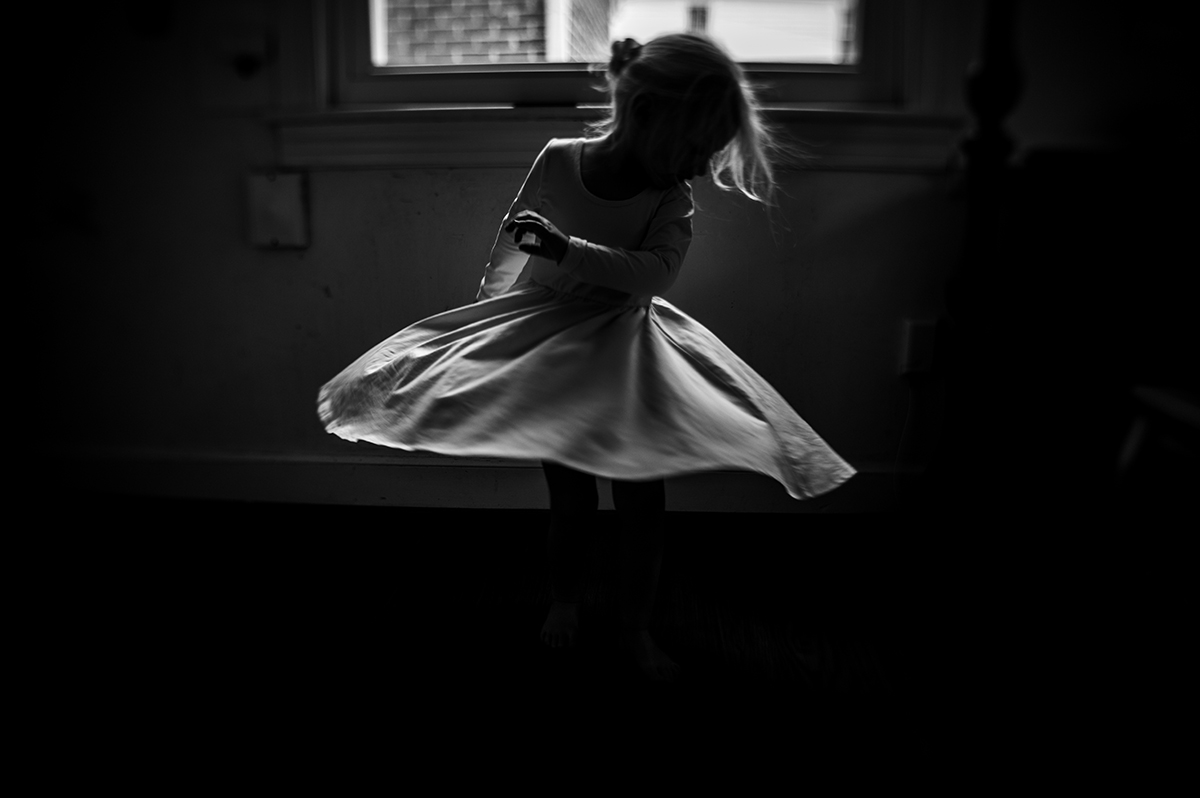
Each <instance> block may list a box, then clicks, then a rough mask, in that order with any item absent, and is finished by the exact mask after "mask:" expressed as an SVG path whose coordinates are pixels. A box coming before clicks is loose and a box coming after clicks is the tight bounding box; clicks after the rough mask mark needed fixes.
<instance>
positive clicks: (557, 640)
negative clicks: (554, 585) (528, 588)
mask: <svg viewBox="0 0 1200 798" xmlns="http://www.w3.org/2000/svg"><path fill="white" fill-rule="evenodd" d="M578 636H579V604H578V603H575V604H568V603H567V602H565V601H555V602H553V603H552V604H551V605H550V613H549V614H548V615H547V616H546V623H545V625H543V626H542V642H543V643H545V644H546V645H548V646H550V648H569V647H570V646H573V645H575V638H577V637H578Z"/></svg>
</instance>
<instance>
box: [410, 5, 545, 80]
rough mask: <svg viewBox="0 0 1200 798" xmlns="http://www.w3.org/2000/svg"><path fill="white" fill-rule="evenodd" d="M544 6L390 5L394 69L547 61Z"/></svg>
mask: <svg viewBox="0 0 1200 798" xmlns="http://www.w3.org/2000/svg"><path fill="white" fill-rule="evenodd" d="M545 13H546V12H545V8H544V3H543V0H388V3H387V16H388V63H390V64H460V63H513V62H528V61H545V60H546V17H545Z"/></svg>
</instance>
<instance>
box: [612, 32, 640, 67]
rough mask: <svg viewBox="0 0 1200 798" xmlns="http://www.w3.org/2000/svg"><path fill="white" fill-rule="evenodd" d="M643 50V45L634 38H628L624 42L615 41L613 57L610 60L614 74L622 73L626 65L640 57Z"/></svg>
mask: <svg viewBox="0 0 1200 798" xmlns="http://www.w3.org/2000/svg"><path fill="white" fill-rule="evenodd" d="M641 52H642V46H641V45H640V44H638V43H637V41H636V40H634V39H626V40H625V41H623V42H613V45H612V58H611V59H610V60H609V62H608V68H609V70H611V71H612V73H613V74H614V75H618V74H620V73H621V71H622V70H623V69H625V65H626V64H628V63H629V62H630V61H632V60H634V59H635V58H637V57H638V55H639V54H641Z"/></svg>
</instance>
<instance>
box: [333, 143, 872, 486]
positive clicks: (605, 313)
mask: <svg viewBox="0 0 1200 798" xmlns="http://www.w3.org/2000/svg"><path fill="white" fill-rule="evenodd" d="M583 141H584V140H583V139H553V140H551V141H550V143H549V144H547V145H546V147H545V149H543V150H542V152H541V154H539V155H538V157H537V160H536V161H535V162H534V165H533V168H532V169H531V170H530V172H529V175H528V177H527V178H526V180H525V183H524V185H523V186H522V187H521V191H520V193H519V194H518V196H517V198H516V200H515V201H514V202H513V204H512V207H511V208H510V209H509V212H508V215H507V216H506V217H505V218H504V221H503V222H502V223H501V225H500V227H501V230H500V232H499V234H498V235H497V237H496V243H495V245H494V247H493V248H492V253H491V259H490V262H489V263H488V265H487V267H486V269H485V272H484V277H483V281H482V283H481V285H480V288H479V294H478V298H477V300H476V302H475V303H474V304H471V305H467V306H465V307H461V308H457V309H455V310H449V311H446V312H444V313H439V314H437V315H436V316H431V317H429V318H427V319H423V320H421V321H418V322H416V323H415V324H412V325H410V326H408V327H406V328H404V329H403V330H401V331H400V332H398V333H396V334H395V335H393V336H391V337H389V338H387V339H386V340H384V341H382V342H380V343H379V344H378V345H376V346H374V347H372V348H371V349H370V350H369V351H367V352H366V353H365V354H363V355H362V357H360V358H358V359H357V360H355V361H354V362H353V363H351V364H350V365H349V366H347V367H346V368H345V369H344V370H343V371H342V372H341V373H340V374H338V375H337V376H336V377H334V378H333V379H332V380H330V381H329V382H328V383H326V384H325V386H324V387H322V388H321V391H320V393H319V396H318V400H317V408H318V413H319V415H320V418H321V420H322V421H323V422H324V424H325V429H326V430H327V431H328V432H331V433H333V434H334V435H338V436H339V437H342V438H345V439H346V440H350V441H359V440H362V441H369V442H371V443H375V444H378V445H381V446H390V447H394V448H398V449H405V450H409V451H426V452H437V453H440V454H446V455H458V456H475V457H503V458H515V459H530V460H548V461H551V462H556V463H560V464H562V465H566V466H569V467H571V468H575V469H577V470H580V471H585V472H587V473H591V474H595V475H597V476H602V477H607V478H610V479H626V480H649V479H657V478H661V477H668V476H673V475H679V474H687V473H694V472H699V471H708V470H729V469H734V470H746V471H754V472H757V473H760V474H766V475H767V476H770V477H772V478H774V479H776V480H778V481H779V482H780V483H781V484H782V485H783V486H784V487H785V488H786V489H787V492H788V494H789V495H790V496H792V497H793V498H795V499H807V498H811V497H814V496H818V495H820V494H822V493H825V492H827V491H830V490H832V489H833V488H835V487H837V486H838V485H839V484H840V483H842V482H844V481H845V480H846V479H848V478H850V477H851V476H853V475H854V473H855V470H854V468H852V467H851V466H850V465H849V464H848V463H847V462H846V461H845V460H843V459H842V458H841V457H839V456H838V455H837V453H836V452H834V451H833V449H832V448H830V447H829V445H828V444H826V443H825V441H824V440H822V439H821V438H820V437H819V436H818V435H817V434H816V433H815V432H814V431H813V429H812V428H811V427H810V426H809V425H808V424H807V423H806V422H805V421H804V420H803V419H802V418H800V416H799V415H797V414H796V412H795V411H794V410H793V409H792V408H791V406H790V405H789V404H788V403H787V401H786V400H785V399H784V398H783V396H781V395H780V394H779V392H778V391H776V390H775V389H774V388H773V387H772V386H771V385H770V384H769V383H767V381H766V380H764V379H763V378H762V377H760V376H759V375H758V374H757V373H755V372H754V370H753V369H751V368H750V367H749V366H748V365H747V364H746V363H745V362H744V361H742V360H741V359H740V358H739V357H738V356H737V355H735V354H734V353H733V352H732V351H731V350H730V349H729V348H728V347H727V346H725V345H724V344H723V343H721V341H720V340H719V339H718V338H717V337H716V336H715V335H713V334H712V333H711V332H709V331H708V330H707V329H705V328H704V327H703V326H702V325H701V324H700V323H698V322H697V321H695V320H694V319H692V318H691V317H689V316H687V315H686V314H684V313H683V312H682V311H680V310H679V309H678V308H676V307H675V306H674V305H672V304H670V303H669V302H667V301H666V300H664V299H662V298H661V297H660V296H658V294H661V293H663V292H665V291H666V290H667V289H668V288H669V287H670V286H671V285H672V283H674V281H675V278H676V276H677V275H678V274H679V269H680V267H681V266H682V265H683V261H684V256H685V255H686V254H687V249H688V245H689V244H690V243H691V238H692V210H693V206H692V195H691V187H690V186H689V185H688V184H687V183H680V184H679V185H677V186H675V187H673V188H670V189H667V190H661V191H660V190H654V189H647V190H646V191H643V192H642V193H641V194H639V195H638V196H636V197H633V198H632V199H628V200H619V201H613V200H604V199H600V198H599V197H596V196H594V195H592V194H591V193H590V192H589V191H588V190H587V189H586V188H585V187H584V185H583V180H582V178H581V173H580V156H581V152H582V143H583ZM526 208H528V209H531V210H534V211H537V212H538V213H540V214H541V215H542V216H544V217H546V218H547V219H549V220H550V221H551V222H552V223H553V224H554V225H555V226H556V227H558V229H559V230H561V231H562V232H563V233H564V234H567V235H570V237H571V241H570V246H569V248H568V252H567V255H566V257H564V258H563V261H562V263H561V264H557V263H555V262H554V261H552V260H547V259H545V258H540V257H537V256H530V255H528V254H527V253H524V252H521V251H520V250H519V249H517V247H516V244H515V243H514V241H513V236H512V234H511V233H505V232H504V231H503V228H504V225H506V224H507V223H508V221H509V220H510V219H511V218H512V217H513V216H514V215H515V214H516V213H517V212H518V211H521V210H524V209H526ZM527 264H528V266H529V269H528V270H527V274H528V276H527V277H526V278H525V279H522V280H519V281H518V277H519V276H521V274H522V271H523V270H524V269H525V267H526V265H527Z"/></svg>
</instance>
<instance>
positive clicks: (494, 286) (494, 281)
mask: <svg viewBox="0 0 1200 798" xmlns="http://www.w3.org/2000/svg"><path fill="white" fill-rule="evenodd" d="M549 149H550V144H549V143H548V144H546V146H545V147H544V148H542V151H541V153H539V154H538V157H537V159H536V160H534V162H533V168H532V169H530V170H529V174H528V175H527V176H526V177H525V183H524V185H522V186H521V190H520V192H518V193H517V198H516V199H515V200H513V204H512V207H510V208H509V209H508V214H507V215H506V216H505V217H504V220H503V221H502V222H500V231H499V232H498V233H496V241H495V243H494V244H492V255H491V257H490V258H489V259H488V264H487V266H485V267H484V270H483V280H482V281H481V282H480V283H479V293H478V294H476V296H475V301H476V302H479V301H480V300H483V299H491V298H492V297H496V296H500V295H501V294H503V293H504V292H505V291H507V290H508V289H510V288H512V284H513V283H514V282H515V281H516V279H517V277H519V276H520V275H521V270H522V269H524V268H525V264H526V263H527V262H528V261H529V253H528V252H522V251H521V250H520V249H518V248H517V245H516V243H515V242H514V241H513V237H512V236H511V235H505V233H504V228H505V226H507V225H508V223H509V222H510V221H511V220H512V218H513V217H514V216H516V215H517V214H518V213H520V212H521V211H523V210H536V209H537V207H538V194H539V192H540V191H541V187H542V171H543V168H544V164H545V160H546V151H547V150H549Z"/></svg>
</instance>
